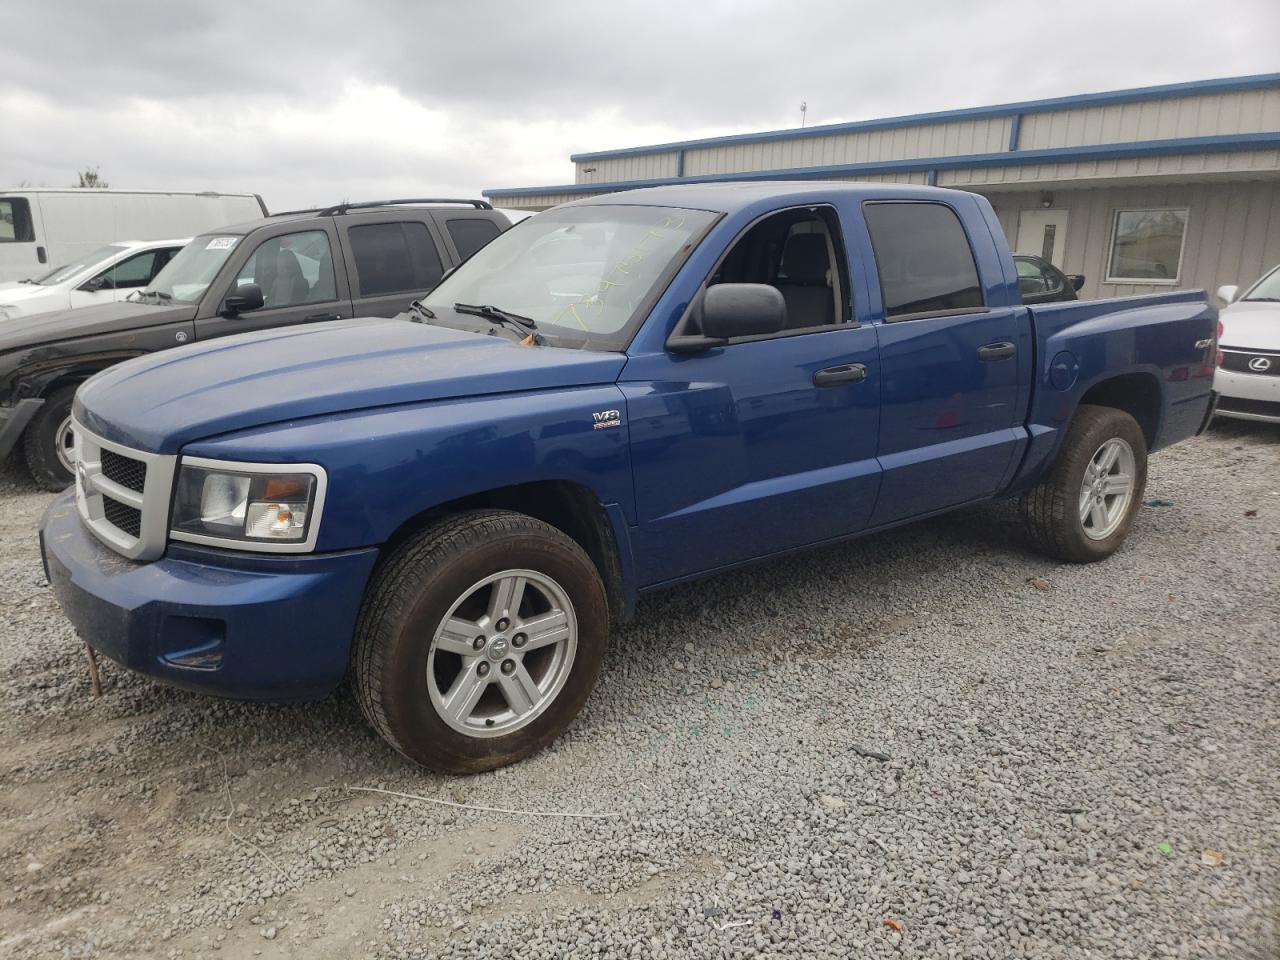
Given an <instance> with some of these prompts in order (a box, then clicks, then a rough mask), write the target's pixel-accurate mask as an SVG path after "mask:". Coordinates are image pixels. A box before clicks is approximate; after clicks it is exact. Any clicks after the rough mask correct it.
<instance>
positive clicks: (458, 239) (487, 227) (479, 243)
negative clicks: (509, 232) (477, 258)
mask: <svg viewBox="0 0 1280 960" xmlns="http://www.w3.org/2000/svg"><path fill="white" fill-rule="evenodd" d="M446 226H447V227H448V228H449V237H450V239H452V240H453V245H454V246H455V247H457V248H458V256H459V257H461V258H462V259H463V260H465V259H467V257H469V256H471V255H472V254H473V253H475V252H476V251H477V250H479V249H480V248H481V247H483V246H484V245H485V244H486V243H488V242H489V241H490V240H492V239H493V238H494V237H496V236H497V235H498V233H499V232H500V231H499V230H498V225H497V224H496V223H494V222H493V221H492V220H481V219H480V218H478V217H473V218H471V219H462V218H458V219H456V220H450V221H448V222H447V223H446Z"/></svg>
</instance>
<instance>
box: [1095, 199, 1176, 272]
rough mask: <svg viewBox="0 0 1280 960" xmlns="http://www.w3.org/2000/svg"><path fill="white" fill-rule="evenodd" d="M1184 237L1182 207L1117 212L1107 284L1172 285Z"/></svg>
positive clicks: (1112, 232)
mask: <svg viewBox="0 0 1280 960" xmlns="http://www.w3.org/2000/svg"><path fill="white" fill-rule="evenodd" d="M1186 235H1187V210H1186V209H1185V208H1172V209H1159V210H1117V211H1116V217H1115V221H1114V223H1113V224H1112V229H1111V259H1110V260H1108V261H1107V281H1108V282H1110V283H1176V282H1177V279H1178V271H1179V269H1180V268H1181V266H1182V243H1183V240H1185V239H1186Z"/></svg>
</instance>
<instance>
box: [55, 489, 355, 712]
mask: <svg viewBox="0 0 1280 960" xmlns="http://www.w3.org/2000/svg"><path fill="white" fill-rule="evenodd" d="M40 550H41V553H42V555H43V557H44V562H45V569H46V570H47V572H48V575H49V582H50V584H51V585H52V586H53V589H54V592H55V594H56V595H57V597H58V603H59V604H60V605H61V606H62V609H63V612H64V613H66V615H67V618H68V619H69V620H70V621H71V623H72V625H73V626H74V627H75V628H76V631H77V632H78V633H79V634H80V636H81V637H83V638H84V639H85V640H86V641H87V642H88V643H89V645H90V646H91V647H93V649H94V650H96V651H97V652H99V653H101V654H103V655H104V656H106V657H109V658H110V659H112V660H114V661H116V662H117V663H119V664H121V665H123V666H125V667H128V668H129V669H131V670H136V671H137V672H139V673H144V674H147V675H148V676H151V677H155V678H156V679H159V680H163V681H165V682H166V683H170V684H173V685H175V686H179V687H185V688H187V689H189V690H197V691H201V692H205V693H212V694H217V695H219V696H225V697H234V698H236V699H245V700H307V699H315V698H318V697H323V696H324V695H325V694H327V693H329V692H330V691H331V690H333V689H334V687H336V686H337V685H338V684H339V683H340V682H341V681H342V678H343V676H344V675H345V673H346V670H347V663H348V659H349V656H350V649H351V637H352V635H353V633H354V631H355V624H356V617H357V615H358V614H359V611H360V603H361V600H362V598H363V596H364V589H365V584H366V583H367V582H368V579H369V574H370V573H371V572H372V570H373V565H374V562H375V561H376V560H377V556H378V551H377V550H376V549H373V548H368V549H363V550H352V551H347V552H344V553H330V554H319V555H308V556H304V557H287V558H286V557H274V556H245V555H243V554H239V553H234V552H232V551H226V550H213V549H204V548H196V547H187V546H180V545H176V544H175V545H171V546H170V548H169V550H168V552H167V553H166V555H165V556H164V557H162V558H160V559H159V560H155V561H153V562H151V563H135V562H133V561H130V560H126V559H124V558H123V557H121V556H120V555H119V554H117V553H115V552H113V551H112V550H111V549H110V548H108V547H106V546H104V545H103V544H102V543H100V542H99V541H98V540H97V538H95V537H94V536H92V535H91V534H90V533H89V531H88V530H87V529H86V528H85V526H84V524H83V523H82V522H81V520H80V516H79V514H78V513H77V511H76V503H75V496H74V494H72V493H70V492H68V493H64V494H62V495H61V496H59V497H58V498H57V499H56V500H55V501H54V502H53V504H52V505H51V506H50V507H49V509H48V510H47V511H46V512H45V515H44V519H43V521H42V522H41V524H40Z"/></svg>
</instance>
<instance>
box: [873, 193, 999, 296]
mask: <svg viewBox="0 0 1280 960" xmlns="http://www.w3.org/2000/svg"><path fill="white" fill-rule="evenodd" d="M863 211H864V213H865V215H866V218H867V230H868V232H869V233H870V234H871V246H872V248H873V249H874V250H875V255H876V269H877V270H878V271H879V274H880V289H881V291H882V293H883V296H884V315H885V319H886V320H895V319H896V320H909V319H912V318H914V317H918V316H927V315H929V314H932V313H945V312H951V311H956V310H964V309H966V308H969V307H981V306H982V284H981V283H980V282H979V280H978V267H977V264H975V263H974V260H973V251H972V250H971V249H970V248H969V240H968V238H967V237H966V236H965V233H964V227H962V226H961V225H960V218H959V217H957V216H956V214H955V211H954V210H952V209H951V208H950V207H948V206H946V205H944V204H941V203H915V202H905V201H903V202H888V203H884V202H875V203H867V204H864V206H863Z"/></svg>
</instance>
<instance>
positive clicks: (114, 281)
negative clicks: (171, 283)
mask: <svg viewBox="0 0 1280 960" xmlns="http://www.w3.org/2000/svg"><path fill="white" fill-rule="evenodd" d="M157 255H158V254H157V252H156V251H155V250H148V251H146V252H145V253H139V254H137V255H135V256H132V257H130V258H129V259H128V260H121V261H120V262H119V263H117V264H116V265H115V266H114V267H111V268H110V269H109V270H106V271H104V272H103V273H102V274H101V276H102V277H103V278H105V279H106V281H107V282H106V283H105V284H103V286H105V287H106V288H107V289H108V290H112V289H114V290H128V289H131V288H134V287H145V286H146V285H147V284H148V283H150V282H151V278H152V277H154V276H155V275H156V257H157Z"/></svg>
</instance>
